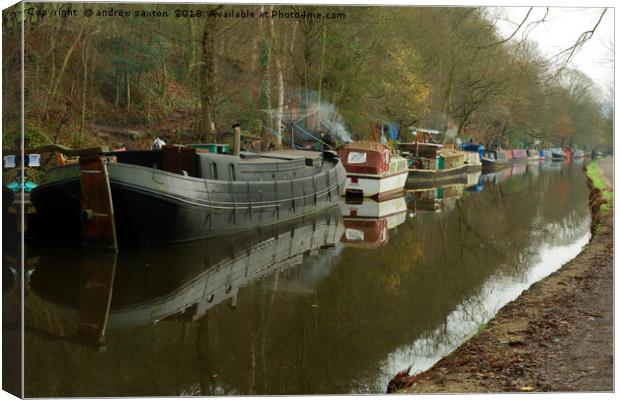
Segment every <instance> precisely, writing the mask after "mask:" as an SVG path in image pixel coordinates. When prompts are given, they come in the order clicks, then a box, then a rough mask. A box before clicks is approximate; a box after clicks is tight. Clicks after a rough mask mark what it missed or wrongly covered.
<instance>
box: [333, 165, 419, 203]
mask: <svg viewBox="0 0 620 400" xmlns="http://www.w3.org/2000/svg"><path fill="white" fill-rule="evenodd" d="M407 174H408V171H406V170H405V171H402V172H399V173H396V174H392V175H388V176H372V175H367V174H351V173H348V174H347V177H346V181H345V195H347V196H362V197H369V198H372V199H376V200H382V199H386V198H390V197H393V196H395V195H397V194H399V193H402V191H403V190H404V188H405V183H406V182H407Z"/></svg>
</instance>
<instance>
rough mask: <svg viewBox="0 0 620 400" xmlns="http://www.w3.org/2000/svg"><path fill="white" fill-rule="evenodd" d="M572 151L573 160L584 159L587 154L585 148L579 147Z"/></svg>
mask: <svg viewBox="0 0 620 400" xmlns="http://www.w3.org/2000/svg"><path fill="white" fill-rule="evenodd" d="M572 153H573V160H583V159H584V158H585V156H586V155H585V153H584V152H583V150H579V149H572Z"/></svg>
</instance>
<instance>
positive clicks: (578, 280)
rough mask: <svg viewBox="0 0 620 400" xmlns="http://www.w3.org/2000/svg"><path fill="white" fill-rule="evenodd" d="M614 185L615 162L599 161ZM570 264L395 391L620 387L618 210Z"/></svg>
mask: <svg viewBox="0 0 620 400" xmlns="http://www.w3.org/2000/svg"><path fill="white" fill-rule="evenodd" d="M599 165H600V166H601V168H602V169H603V171H604V174H605V176H606V178H607V179H609V181H610V185H611V184H612V182H613V158H611V157H608V158H606V159H602V160H599ZM600 201H601V197H600V196H599V197H596V196H594V198H592V199H591V202H592V204H591V207H592V208H593V218H594V219H595V220H594V222H593V223H594V226H595V227H596V225H597V224H598V227H597V228H596V229H595V231H596V232H597V233H596V234H595V235H594V236H593V238H592V240H591V242H590V243H589V244H588V245H587V246H586V247H585V248H584V250H583V251H582V252H581V253H580V254H579V255H578V256H577V257H576V258H575V259H573V260H572V261H571V262H569V263H567V264H566V265H564V266H563V267H562V268H561V269H560V270H558V271H556V272H555V273H553V274H551V275H550V276H549V277H547V278H545V279H543V280H542V281H540V282H538V283H536V284H534V285H533V286H532V287H531V288H530V289H528V290H526V291H525V292H523V293H522V294H521V296H519V297H518V298H517V299H516V300H514V301H513V302H511V303H509V304H507V305H506V306H505V307H504V308H502V309H501V310H500V311H499V312H498V314H497V315H496V316H495V318H493V319H492V320H491V321H490V322H489V323H488V324H487V326H486V327H485V329H484V330H483V331H482V332H481V333H480V334H479V335H477V336H474V337H473V338H471V339H469V340H468V341H466V342H465V343H463V344H462V345H461V346H460V347H459V348H458V349H457V350H455V351H454V352H452V353H451V354H450V355H448V356H447V357H445V358H444V359H442V360H441V361H439V362H438V363H437V364H435V365H434V366H433V367H432V368H431V369H429V370H428V371H426V372H423V373H421V374H418V375H415V376H408V374H407V373H399V374H398V375H397V376H395V377H394V379H392V381H391V382H390V384H389V386H388V392H405V393H414V392H426V393H463V392H468V393H480V392H550V391H553V392H575V391H586V392H592V391H604V392H610V391H612V390H613V389H614V387H613V207H612V208H611V212H610V213H608V214H602V213H599V212H598V211H599V209H598V205H599V204H600Z"/></svg>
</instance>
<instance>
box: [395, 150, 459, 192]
mask: <svg viewBox="0 0 620 400" xmlns="http://www.w3.org/2000/svg"><path fill="white" fill-rule="evenodd" d="M398 147H399V149H400V150H401V151H403V152H404V153H403V155H406V158H407V163H408V164H409V176H408V177H407V181H408V183H411V184H416V183H419V182H425V183H428V182H437V183H439V182H443V181H445V180H448V179H452V178H453V177H454V176H456V175H464V174H466V173H467V167H468V164H467V163H466V162H465V152H464V151H460V150H456V149H454V148H449V147H447V146H442V145H440V144H435V143H420V142H412V143H400V144H399V145H398Z"/></svg>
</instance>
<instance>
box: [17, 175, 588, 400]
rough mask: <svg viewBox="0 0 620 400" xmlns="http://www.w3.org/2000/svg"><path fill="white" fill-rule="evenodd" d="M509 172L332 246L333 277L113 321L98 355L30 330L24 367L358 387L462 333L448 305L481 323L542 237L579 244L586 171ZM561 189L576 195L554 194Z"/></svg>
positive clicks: (255, 385)
mask: <svg viewBox="0 0 620 400" xmlns="http://www.w3.org/2000/svg"><path fill="white" fill-rule="evenodd" d="M512 179H514V180H520V181H521V183H519V184H516V183H514V182H511V180H508V181H507V182H504V183H502V184H500V185H499V186H492V185H487V186H485V188H484V190H483V191H482V192H480V193H466V194H465V195H464V196H463V197H462V198H460V199H454V200H450V201H454V207H446V209H444V210H443V212H441V213H432V214H431V213H419V214H418V215H417V216H416V217H415V218H413V219H409V220H408V221H407V222H406V223H404V224H402V225H400V226H399V227H398V230H397V231H392V232H390V240H389V242H388V243H387V244H386V245H385V246H383V247H380V248H378V249H376V250H372V251H369V250H360V249H351V248H342V249H338V250H339V252H337V251H336V250H329V251H330V252H331V253H330V254H333V255H332V257H331V260H330V262H331V263H333V266H332V268H331V274H330V275H329V276H327V277H325V278H323V279H322V280H320V281H319V282H318V284H317V285H316V286H315V288H314V289H313V290H312V291H301V290H299V291H296V292H295V291H290V290H287V291H284V290H283V287H284V286H285V285H283V284H282V283H283V282H284V281H286V280H287V279H290V278H291V275H293V273H292V272H291V270H289V271H283V272H277V273H275V274H273V275H271V276H269V277H267V278H265V279H263V280H262V281H261V283H260V284H253V285H250V286H247V287H244V288H242V289H241V290H240V292H239V296H238V301H237V303H236V308H235V309H234V310H231V309H230V308H229V307H228V306H227V305H225V304H221V305H218V306H216V307H214V308H212V309H210V310H209V311H208V312H207V315H206V317H205V318H203V319H202V320H199V321H198V322H194V323H191V322H187V321H184V320H181V319H179V320H178V321H172V320H171V321H161V322H160V323H159V324H158V325H157V326H155V327H153V326H143V327H135V328H131V329H126V330H123V331H118V332H115V333H114V335H110V340H112V341H114V345H110V346H109V348H108V351H107V352H106V353H104V354H99V355H92V354H86V353H84V352H80V350H78V349H76V347H75V346H69V345H67V347H66V348H64V349H63V352H62V353H61V352H60V351H59V347H58V346H57V345H56V344H53V345H51V346H50V345H49V343H48V342H46V341H43V340H40V339H37V338H32V337H29V338H28V340H29V346H31V347H29V348H30V349H32V351H33V353H31V355H30V362H29V365H32V364H33V362H32V357H34V355H33V354H34V350H35V349H41V348H42V347H44V346H45V351H43V350H41V351H40V352H38V353H37V357H40V358H41V359H42V360H43V361H42V363H41V365H38V366H37V367H36V368H35V369H32V367H31V369H30V372H27V374H28V375H27V376H28V379H29V380H31V381H32V382H31V384H33V385H35V386H36V387H39V390H43V389H42V388H43V387H52V386H53V385H54V384H55V385H57V386H58V385H61V386H63V385H64V386H66V385H68V383H67V382H68V380H69V377H68V376H67V374H68V373H67V372H64V371H55V372H54V373H52V374H50V373H48V372H49V371H52V370H53V369H54V366H55V365H57V363H58V360H64V362H65V363H67V364H68V365H80V366H81V367H80V368H81V369H83V370H85V371H88V370H90V369H93V370H102V369H106V370H107V369H108V368H110V369H111V370H112V371H111V372H110V373H109V374H107V376H105V377H98V378H99V380H96V379H95V377H94V374H93V375H92V376H91V375H89V374H81V375H80V376H79V379H77V381H76V378H75V377H72V378H71V379H73V380H74V381H76V382H75V388H74V389H73V390H74V391H75V392H76V393H79V390H80V387H81V388H82V389H83V388H85V387H86V388H90V387H94V386H97V387H98V388H101V392H102V393H103V392H105V393H107V394H117V393H118V394H119V395H120V394H133V395H139V394H178V393H179V388H190V387H192V386H191V385H192V384H195V383H196V382H200V393H201V394H202V395H208V394H223V393H224V392H225V393H228V394H235V393H237V394H242V393H250V392H254V393H269V394H297V393H304V392H306V393H308V392H309V393H336V392H347V391H349V390H353V389H354V388H359V387H360V385H361V384H362V383H363V382H369V381H373V378H375V377H376V374H377V369H378V367H377V366H378V365H379V364H380V363H381V362H382V361H383V360H384V358H385V357H386V355H387V354H390V353H391V352H394V351H395V350H396V349H398V348H400V347H402V346H406V345H408V344H411V343H413V342H414V341H416V340H418V342H417V343H420V347H419V348H416V349H415V352H416V353H418V354H429V353H431V352H433V351H436V350H437V349H438V348H440V347H441V346H442V345H445V343H450V341H451V340H454V338H453V337H451V336H450V335H451V333H449V331H448V330H447V319H446V318H447V316H448V315H449V314H450V313H451V312H453V311H455V310H458V312H460V313H461V314H462V315H463V316H464V317H463V318H464V319H465V320H467V319H469V320H470V321H472V324H477V323H479V322H481V321H483V320H484V319H485V317H484V314H485V313H486V312H488V310H486V309H485V307H486V306H485V305H484V303H483V300H484V298H486V297H485V296H489V295H492V294H489V293H486V292H484V293H483V292H482V291H483V287H484V285H485V284H487V283H488V282H489V281H491V280H493V279H499V278H503V277H520V276H522V275H523V274H524V273H526V272H527V271H528V270H529V268H530V267H531V266H532V263H533V262H534V261H535V260H533V258H534V256H535V254H537V251H538V250H539V249H540V247H541V246H542V245H545V244H554V245H559V244H566V243H568V242H571V241H572V240H573V239H574V238H575V236H576V233H575V232H576V230H575V228H576V227H579V228H580V229H581V230H579V229H578V230H577V232H585V231H587V222H588V221H587V220H588V210H587V190H586V186H585V178H584V176H583V173H581V172H579V171H563V172H559V173H556V172H548V173H540V174H539V175H538V176H535V177H530V176H527V175H526V176H520V177H514V178H512ZM560 187H568V188H569V189H570V194H569V195H568V196H560V198H555V197H554V196H555V194H557V193H558V191H557V190H558V188H560ZM562 190H563V189H562ZM181 326H183V328H182V330H181V332H180V331H179V330H180V329H181ZM180 336H182V337H183V338H184V339H181V338H180ZM423 338H427V339H428V340H426V341H424V340H420V339H423ZM41 354H43V356H42V357H41ZM414 356H415V354H414ZM47 357H49V359H48V358H47ZM113 366H114V367H113ZM119 366H122V368H119ZM118 369H122V370H123V374H128V375H129V376H130V378H129V380H130V381H131V382H132V384H131V385H130V384H129V383H127V380H126V379H127V378H124V377H123V376H122V374H120V373H117V372H116V370H118ZM34 371H36V374H37V376H40V378H35V377H34V376H33V374H34ZM95 382H96V383H95ZM153 382H157V388H155V383H153ZM112 387H114V388H116V389H115V390H116V391H117V392H115V391H114V390H112V389H110V388H112ZM383 389H384V388H383V387H377V388H373V390H375V391H376V390H383ZM83 390H86V389H83ZM218 390H222V392H218Z"/></svg>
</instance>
